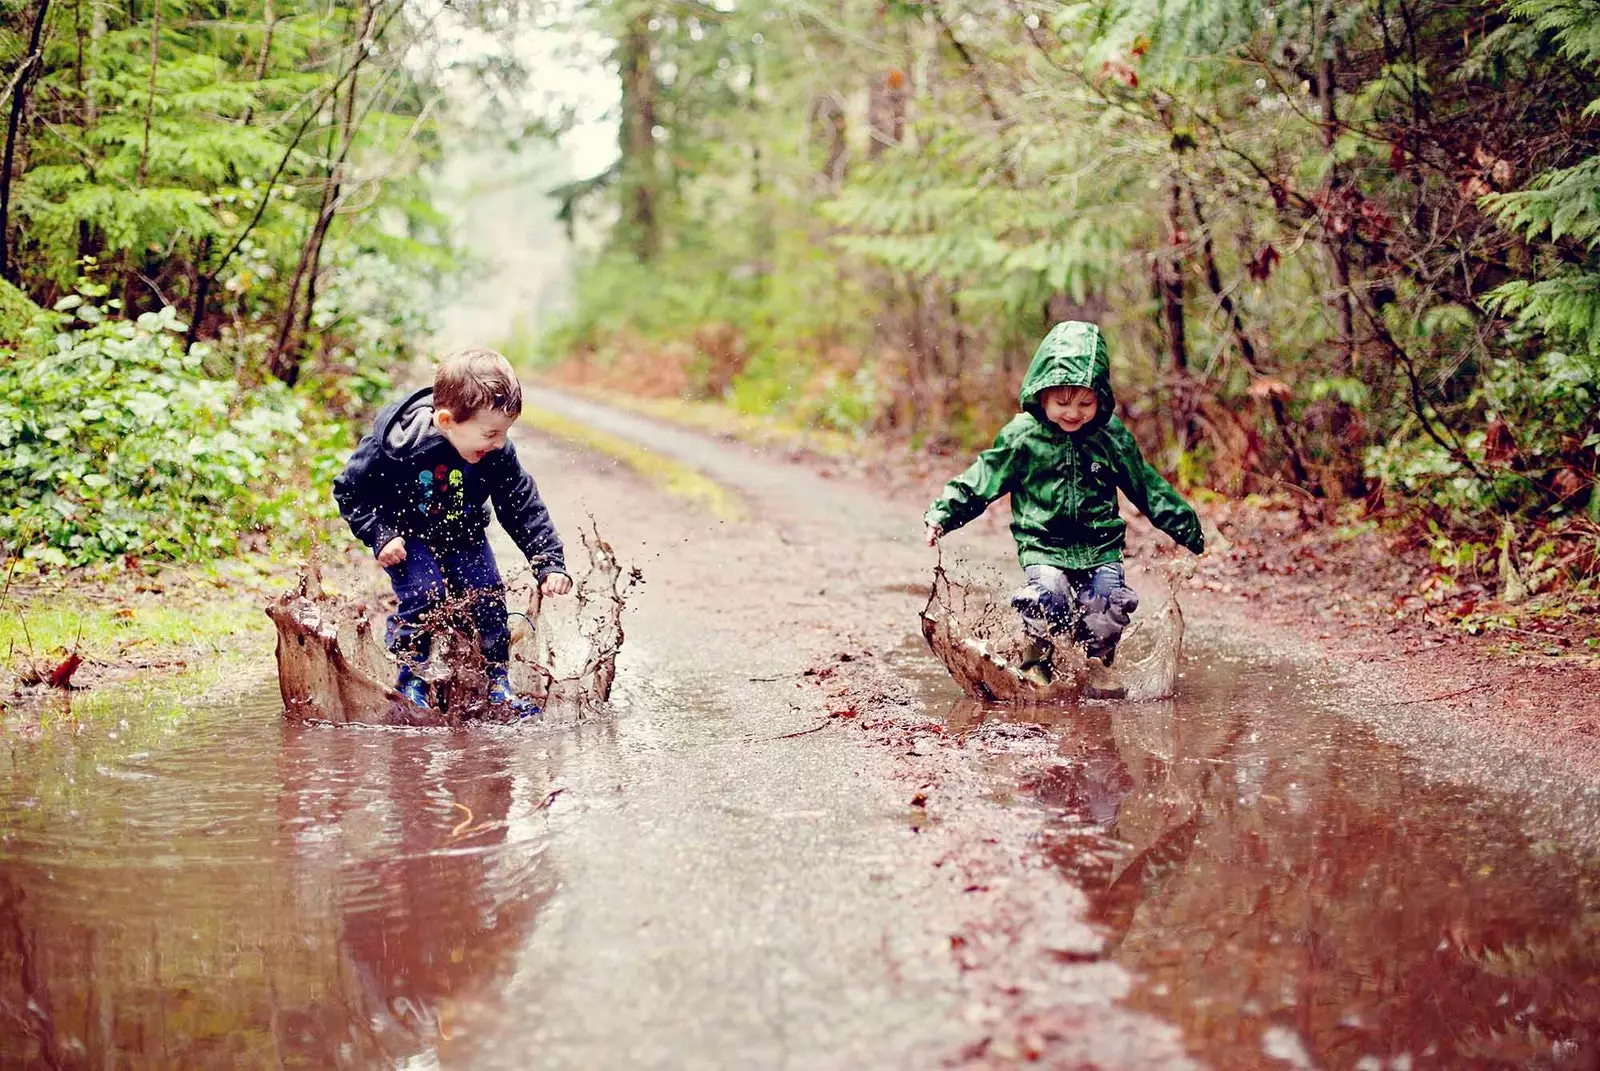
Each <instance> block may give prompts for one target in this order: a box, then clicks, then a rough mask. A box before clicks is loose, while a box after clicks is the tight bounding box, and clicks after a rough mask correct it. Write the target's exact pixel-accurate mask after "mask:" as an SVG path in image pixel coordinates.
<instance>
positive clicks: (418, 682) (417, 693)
mask: <svg viewBox="0 0 1600 1071" xmlns="http://www.w3.org/2000/svg"><path fill="white" fill-rule="evenodd" d="M394 689H395V691H397V692H399V693H400V694H401V695H402V696H404V697H405V698H406V700H407V701H408V702H410V703H414V704H415V705H417V706H419V707H423V708H424V709H426V708H427V707H429V706H431V705H432V704H430V703H429V702H428V682H427V681H425V680H423V679H422V678H421V677H419V676H417V675H416V674H415V673H413V672H411V667H410V666H401V667H400V676H399V677H398V678H397V679H396V680H395V682H394Z"/></svg>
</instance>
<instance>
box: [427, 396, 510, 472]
mask: <svg viewBox="0 0 1600 1071" xmlns="http://www.w3.org/2000/svg"><path fill="white" fill-rule="evenodd" d="M516 422H517V418H516V417H514V416H512V415H510V414H509V413H499V412H496V411H495V410H493V409H485V410H484V411H483V412H481V413H474V414H473V415H472V418H471V419H470V420H457V419H456V418H455V414H454V413H452V412H450V410H448V409H439V410H435V411H434V414H433V423H434V425H435V426H436V427H437V428H438V429H439V433H440V434H441V435H443V436H444V437H445V439H446V441H448V442H449V443H450V445H451V446H453V447H455V448H456V453H458V454H460V455H461V458H462V460H464V461H466V462H467V463H468V464H472V465H476V464H477V463H478V462H480V461H482V460H483V459H484V458H485V457H488V456H489V453H490V452H491V451H494V450H498V449H500V448H501V447H502V446H504V445H505V444H506V436H507V435H508V434H510V432H511V425H513V424H515V423H516Z"/></svg>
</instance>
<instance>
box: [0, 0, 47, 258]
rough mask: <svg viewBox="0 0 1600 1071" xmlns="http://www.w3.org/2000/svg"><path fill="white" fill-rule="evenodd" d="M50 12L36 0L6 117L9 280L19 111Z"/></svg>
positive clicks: (0, 229) (3, 192)
mask: <svg viewBox="0 0 1600 1071" xmlns="http://www.w3.org/2000/svg"><path fill="white" fill-rule="evenodd" d="M49 12H50V0H39V8H38V10H37V11H35V12H34V16H33V29H32V31H31V32H30V33H29V34H28V51H27V53H26V54H25V55H24V56H23V58H22V69H21V70H20V71H19V72H18V74H17V84H16V87H15V88H13V89H12V91H11V117H10V118H9V119H8V120H7V121H6V148H5V156H4V158H3V160H0V278H3V279H6V280H8V281H10V282H16V281H17V272H16V265H15V264H13V263H12V261H11V178H12V168H13V167H15V166H16V159H17V132H18V130H19V128H20V127H21V126H22V113H23V111H24V110H25V109H26V108H27V106H28V90H29V89H31V88H32V86H31V85H30V83H31V82H32V80H33V73H34V72H35V71H37V70H38V69H39V67H40V66H42V65H43V58H42V57H41V55H40V51H39V41H40V39H41V38H42V37H43V35H44V20H45V16H46V15H47V14H49Z"/></svg>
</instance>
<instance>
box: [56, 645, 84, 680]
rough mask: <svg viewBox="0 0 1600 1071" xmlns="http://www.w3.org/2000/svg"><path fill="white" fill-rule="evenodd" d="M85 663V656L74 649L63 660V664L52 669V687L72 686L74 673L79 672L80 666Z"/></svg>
mask: <svg viewBox="0 0 1600 1071" xmlns="http://www.w3.org/2000/svg"><path fill="white" fill-rule="evenodd" d="M81 665H83V656H82V655H81V654H79V653H78V652H76V651H74V652H72V653H71V654H69V655H68V656H67V657H65V658H63V659H62V660H61V664H60V665H58V666H57V667H56V668H55V669H53V670H51V671H50V687H52V688H71V687H72V675H73V674H74V673H76V672H78V667H79V666H81Z"/></svg>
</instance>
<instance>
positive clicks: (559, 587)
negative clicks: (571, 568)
mask: <svg viewBox="0 0 1600 1071" xmlns="http://www.w3.org/2000/svg"><path fill="white" fill-rule="evenodd" d="M571 590H572V577H570V576H568V575H567V574H566V573H550V574H549V575H548V576H546V577H545V578H544V579H543V580H541V581H540V582H539V594H541V595H565V594H566V593H567V592H569V591H571Z"/></svg>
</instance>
